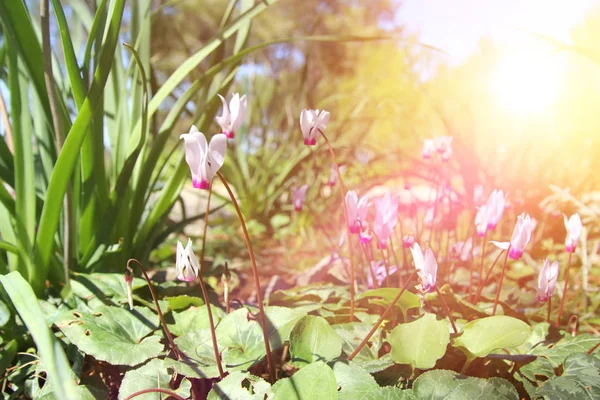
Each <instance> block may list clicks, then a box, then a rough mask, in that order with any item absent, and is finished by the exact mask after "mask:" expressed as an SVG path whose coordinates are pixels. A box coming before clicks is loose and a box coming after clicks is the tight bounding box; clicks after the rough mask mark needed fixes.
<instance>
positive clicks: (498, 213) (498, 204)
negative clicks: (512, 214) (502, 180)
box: [485, 189, 506, 230]
mask: <svg viewBox="0 0 600 400" xmlns="http://www.w3.org/2000/svg"><path fill="white" fill-rule="evenodd" d="M505 205H506V198H505V197H504V192H503V191H502V190H496V189H494V191H493V192H492V193H491V194H490V197H489V198H488V201H487V203H486V207H485V208H486V214H487V215H486V222H487V229H488V230H494V229H495V228H496V225H498V222H499V221H500V218H502V213H503V212H504V206H505Z"/></svg>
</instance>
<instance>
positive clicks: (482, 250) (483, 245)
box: [463, 229, 487, 302]
mask: <svg viewBox="0 0 600 400" xmlns="http://www.w3.org/2000/svg"><path fill="white" fill-rule="evenodd" d="M486 239H487V229H486V230H485V233H484V234H483V240H482V242H481V261H480V263H479V285H478V286H481V281H482V279H483V260H484V259H485V242H486ZM472 243H473V248H472V249H475V242H472ZM463 246H464V244H463ZM473 268H474V265H471V276H470V278H469V294H470V295H471V302H473V301H474V300H475V297H474V296H473Z"/></svg>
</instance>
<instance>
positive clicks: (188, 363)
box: [165, 328, 225, 378]
mask: <svg viewBox="0 0 600 400" xmlns="http://www.w3.org/2000/svg"><path fill="white" fill-rule="evenodd" d="M175 345H176V346H177V348H179V350H180V351H182V352H183V353H184V354H185V357H184V358H183V359H182V360H181V361H180V362H171V361H167V360H165V362H168V363H169V366H172V367H173V368H174V369H175V370H176V371H177V372H178V373H180V374H181V375H183V376H187V377H189V378H216V377H218V376H219V369H218V367H217V361H216V360H215V350H214V349H213V344H212V336H211V333H210V329H209V328H206V329H201V330H199V331H194V332H188V333H187V334H185V335H183V336H180V337H178V338H177V339H175ZM219 350H222V346H219ZM223 367H225V366H224V365H223Z"/></svg>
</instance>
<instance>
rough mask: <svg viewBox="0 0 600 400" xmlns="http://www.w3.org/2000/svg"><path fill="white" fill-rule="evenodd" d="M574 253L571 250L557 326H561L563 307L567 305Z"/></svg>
mask: <svg viewBox="0 0 600 400" xmlns="http://www.w3.org/2000/svg"><path fill="white" fill-rule="evenodd" d="M572 257H573V253H572V252H569V262H568V263H567V270H566V271H565V285H564V286H563V293H562V298H561V299H560V307H559V308H558V315H557V316H556V326H560V318H561V317H562V314H563V308H564V306H565V299H566V298H567V289H568V287H569V270H570V269H571V261H572Z"/></svg>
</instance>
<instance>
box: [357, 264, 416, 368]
mask: <svg viewBox="0 0 600 400" xmlns="http://www.w3.org/2000/svg"><path fill="white" fill-rule="evenodd" d="M416 273H417V271H413V272H412V274H410V276H409V277H408V279H407V280H406V282H405V283H404V286H402V288H401V289H400V291H399V292H398V294H397V295H396V297H394V300H392V302H391V303H390V305H389V306H388V307H387V308H386V309H385V311H384V312H383V314H381V317H379V320H378V321H377V322H376V323H375V325H373V328H371V330H370V331H369V333H368V334H367V336H365V338H364V339H363V340H362V342H360V344H359V345H358V347H357V348H356V349H355V350H354V351H353V352H352V354H350V355H349V356H348V361H352V359H353V358H354V357H356V355H357V354H358V352H359V351H360V350H361V349H362V348H363V347H365V345H366V344H367V342H368V341H369V339H371V336H373V334H374V333H375V331H377V329H378V328H379V326H380V325H381V324H382V323H383V320H384V319H385V317H386V316H387V315H388V313H389V312H390V311H391V310H392V308H394V306H395V305H396V303H397V302H398V300H400V297H401V296H402V293H404V291H405V290H406V287H407V286H408V284H409V283H410V281H411V280H412V278H413V277H414V276H415V274H416Z"/></svg>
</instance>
